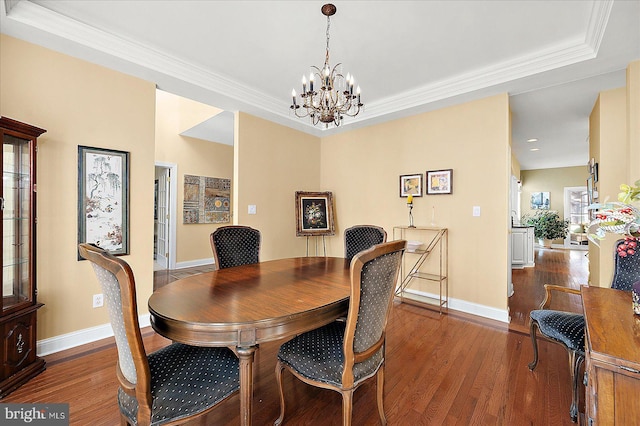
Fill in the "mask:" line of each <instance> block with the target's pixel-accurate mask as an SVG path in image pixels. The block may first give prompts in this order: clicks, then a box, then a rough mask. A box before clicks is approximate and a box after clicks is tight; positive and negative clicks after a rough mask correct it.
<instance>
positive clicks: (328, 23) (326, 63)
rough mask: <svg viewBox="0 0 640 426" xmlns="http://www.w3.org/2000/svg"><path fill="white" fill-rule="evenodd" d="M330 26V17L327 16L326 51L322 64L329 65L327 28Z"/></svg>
mask: <svg viewBox="0 0 640 426" xmlns="http://www.w3.org/2000/svg"><path fill="white" fill-rule="evenodd" d="M330 27H331V17H330V16H327V53H326V55H325V58H324V64H325V65H326V66H329V37H330V36H329V28H330Z"/></svg>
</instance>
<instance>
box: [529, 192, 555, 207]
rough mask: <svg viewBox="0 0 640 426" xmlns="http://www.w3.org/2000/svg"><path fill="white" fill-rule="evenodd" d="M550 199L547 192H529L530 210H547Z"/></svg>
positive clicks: (549, 205)
mask: <svg viewBox="0 0 640 426" xmlns="http://www.w3.org/2000/svg"><path fill="white" fill-rule="evenodd" d="M549 207H551V199H550V198H549V193H548V192H532V193H531V210H549Z"/></svg>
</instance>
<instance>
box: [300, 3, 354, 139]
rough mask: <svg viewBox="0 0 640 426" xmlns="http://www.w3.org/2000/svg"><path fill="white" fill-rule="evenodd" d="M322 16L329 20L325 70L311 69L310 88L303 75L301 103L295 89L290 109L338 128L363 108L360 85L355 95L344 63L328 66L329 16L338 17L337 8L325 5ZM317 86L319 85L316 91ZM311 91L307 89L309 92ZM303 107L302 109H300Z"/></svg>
mask: <svg viewBox="0 0 640 426" xmlns="http://www.w3.org/2000/svg"><path fill="white" fill-rule="evenodd" d="M321 10H322V14H323V15H325V16H326V17H327V51H326V55H325V59H324V65H323V66H322V69H320V68H318V67H315V66H312V67H311V68H312V71H311V73H310V74H309V86H308V87H307V78H306V76H302V93H300V98H301V104H299V103H298V101H297V95H296V91H295V89H294V90H292V91H291V97H292V99H293V104H291V106H290V108H291V109H292V110H293V112H294V113H295V115H296V117H300V118H305V117H310V118H311V122H312V123H313V125H314V126H315V125H317V124H318V123H324V124H325V126H326V127H329V124H331V123H333V124H334V125H335V126H336V127H337V126H339V125H340V123H342V119H343V118H344V116H345V115H346V116H349V117H355V116H356V115H358V113H359V112H360V109H361V108H362V107H363V106H364V104H363V103H362V102H360V86H357V88H356V93H355V94H354V93H353V87H354V85H355V79H354V77H353V75H351V74H349V73H347V76H346V77H344V76H343V75H342V73H341V72H340V68H341V65H342V64H337V65H336V66H335V67H333V68H331V66H330V65H329V26H330V17H331V16H333V15H335V13H336V10H337V9H336V7H335V6H334V5H332V4H330V3H329V4H325V5H324V6H322V9H321ZM314 86H320V88H319V90H318V91H316V90H314ZM307 88H308V90H307ZM301 107H303V108H301Z"/></svg>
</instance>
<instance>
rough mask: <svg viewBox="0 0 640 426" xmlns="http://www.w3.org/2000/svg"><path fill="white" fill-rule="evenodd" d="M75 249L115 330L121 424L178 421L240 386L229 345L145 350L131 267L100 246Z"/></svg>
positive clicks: (210, 406) (199, 413)
mask: <svg viewBox="0 0 640 426" xmlns="http://www.w3.org/2000/svg"><path fill="white" fill-rule="evenodd" d="M79 252H80V256H82V257H83V258H84V259H87V260H89V261H90V262H91V263H92V265H93V268H94V270H95V273H96V276H97V277H98V281H99V283H100V286H101V287H102V292H103V293H104V297H105V304H106V306H107V309H108V311H109V318H110V321H111V326H112V327H113V332H114V335H115V340H116V347H117V349H118V363H117V366H116V376H117V377H118V381H119V382H120V387H119V389H118V392H117V399H118V406H119V408H120V418H121V424H123V425H162V424H177V423H183V422H185V421H187V420H190V419H192V418H195V417H198V416H202V415H204V414H206V413H208V412H209V411H211V410H212V409H213V408H215V406H216V405H217V404H219V403H220V402H222V401H223V400H225V399H226V398H228V397H229V396H231V395H233V394H234V393H235V392H237V391H238V390H239V389H240V381H239V362H238V358H237V357H236V356H235V354H234V353H233V351H232V350H231V349H228V348H205V347H196V346H188V345H183V344H181V343H173V344H171V345H169V346H166V347H164V348H162V349H160V350H158V351H156V352H153V353H151V354H147V353H146V351H145V348H144V344H143V341H142V335H141V333H140V325H139V323H138V310H137V302H136V287H135V280H134V276H133V271H132V270H131V268H130V267H129V265H128V264H127V263H126V262H125V261H124V260H122V259H121V258H117V257H115V256H113V255H111V254H110V253H109V252H107V251H105V250H103V249H101V248H99V247H96V246H93V245H90V244H80V245H79Z"/></svg>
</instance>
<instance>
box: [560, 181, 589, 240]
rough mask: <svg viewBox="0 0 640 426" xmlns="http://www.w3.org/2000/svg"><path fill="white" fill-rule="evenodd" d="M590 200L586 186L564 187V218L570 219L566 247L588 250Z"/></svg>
mask: <svg viewBox="0 0 640 426" xmlns="http://www.w3.org/2000/svg"><path fill="white" fill-rule="evenodd" d="M588 207H589V200H588V196H587V187H586V186H572V187H565V188H564V216H565V217H564V218H565V219H567V220H568V221H569V233H568V234H567V238H565V240H564V246H565V248H570V249H576V250H588V248H589V247H588V243H589V241H588V239H587V226H588V224H589V210H588Z"/></svg>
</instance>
